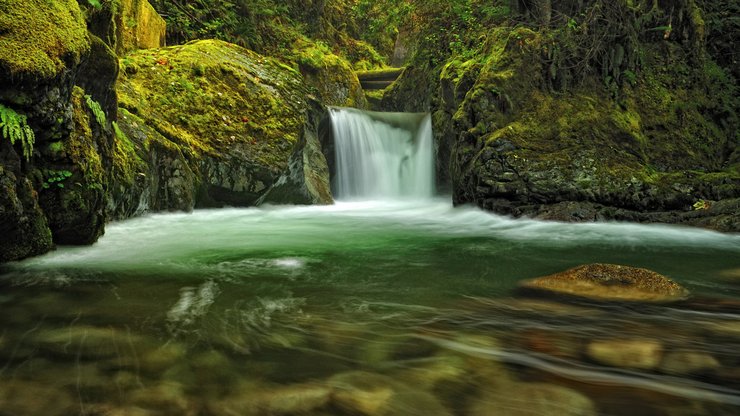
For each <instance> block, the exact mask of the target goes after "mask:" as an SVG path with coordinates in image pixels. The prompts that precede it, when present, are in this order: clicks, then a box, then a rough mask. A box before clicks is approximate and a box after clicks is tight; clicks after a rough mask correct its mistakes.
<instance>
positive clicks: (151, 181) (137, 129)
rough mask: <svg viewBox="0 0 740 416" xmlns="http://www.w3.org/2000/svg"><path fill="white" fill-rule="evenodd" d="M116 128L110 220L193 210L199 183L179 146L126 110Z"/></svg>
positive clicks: (122, 111) (120, 111)
mask: <svg viewBox="0 0 740 416" xmlns="http://www.w3.org/2000/svg"><path fill="white" fill-rule="evenodd" d="M114 129H115V130H116V132H115V133H116V140H115V142H114V144H113V168H112V178H111V186H110V192H109V194H108V195H107V196H108V204H107V211H108V214H109V215H110V217H111V218H116V219H123V218H128V217H132V216H136V215H140V214H142V213H144V212H147V211H168V210H169V211H173V210H179V211H190V210H192V209H193V207H194V206H195V195H196V192H197V189H198V188H199V186H200V182H199V178H198V177H196V175H195V173H194V172H193V170H192V169H191V168H190V165H189V162H188V161H187V160H186V159H185V157H184V156H183V152H182V150H181V149H180V146H179V145H177V144H175V143H173V142H171V141H169V140H168V139H167V138H165V137H164V136H162V135H161V134H159V133H158V132H157V131H156V130H155V129H153V128H152V127H150V126H148V125H147V124H146V123H145V122H144V120H142V119H141V118H140V117H138V116H136V115H134V114H131V113H130V112H128V111H126V110H125V109H120V110H119V119H118V123H117V124H116V125H115V126H114Z"/></svg>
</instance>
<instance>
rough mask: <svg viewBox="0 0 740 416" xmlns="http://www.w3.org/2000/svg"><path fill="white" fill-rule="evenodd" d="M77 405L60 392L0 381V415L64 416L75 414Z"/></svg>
mask: <svg viewBox="0 0 740 416" xmlns="http://www.w3.org/2000/svg"><path fill="white" fill-rule="evenodd" d="M78 411H79V404H78V403H76V402H75V401H74V400H72V397H71V396H70V395H69V394H67V393H65V392H64V391H62V390H59V389H56V388H54V387H50V386H46V385H42V384H37V383H32V382H25V381H19V380H11V381H7V380H2V381H0V413H2V414H4V415H5V414H7V415H19V416H25V415H29V416H30V415H45V416H64V415H71V414H76V413H77V412H78Z"/></svg>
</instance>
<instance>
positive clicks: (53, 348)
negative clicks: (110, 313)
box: [34, 325, 139, 358]
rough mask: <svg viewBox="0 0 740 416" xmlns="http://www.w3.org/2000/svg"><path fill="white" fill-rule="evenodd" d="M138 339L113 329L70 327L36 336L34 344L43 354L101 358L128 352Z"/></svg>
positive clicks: (51, 330) (47, 331)
mask: <svg viewBox="0 0 740 416" xmlns="http://www.w3.org/2000/svg"><path fill="white" fill-rule="evenodd" d="M138 340H139V338H138V336H136V335H132V334H129V333H125V332H122V331H119V330H117V329H113V328H99V327H93V326H82V325H80V326H70V327H67V328H56V329H50V330H46V331H43V332H40V333H39V334H38V335H36V336H35V337H34V341H35V342H36V343H37V344H38V345H39V346H40V347H41V348H42V349H44V350H46V351H48V352H50V353H52V354H55V355H59V356H63V357H81V358H105V357H113V356H116V355H119V354H121V353H123V352H126V351H130V346H131V345H135V344H136V343H137V342H138Z"/></svg>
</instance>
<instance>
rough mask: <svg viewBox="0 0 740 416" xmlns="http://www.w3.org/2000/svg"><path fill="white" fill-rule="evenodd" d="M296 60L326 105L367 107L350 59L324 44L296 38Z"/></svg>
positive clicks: (309, 84)
mask: <svg viewBox="0 0 740 416" xmlns="http://www.w3.org/2000/svg"><path fill="white" fill-rule="evenodd" d="M292 55H294V56H292V57H291V58H292V59H293V60H295V61H296V62H297V64H298V67H299V69H300V71H301V73H302V74H303V77H304V79H305V82H306V84H307V85H308V86H310V87H311V90H312V92H313V93H314V94H315V95H316V97H317V98H318V99H319V100H320V101H321V102H322V103H324V104H325V105H333V106H340V107H355V108H366V107H367V100H366V98H365V94H364V92H363V90H362V86H361V85H360V81H359V79H358V78H357V75H356V74H355V72H354V70H353V69H352V67H351V66H350V64H349V62H347V60H345V59H344V58H342V57H339V56H337V55H335V54H334V53H332V51H331V50H330V49H329V47H328V46H326V44H324V43H322V42H314V41H310V40H308V39H305V38H299V39H298V40H296V42H295V44H294V45H293V52H292Z"/></svg>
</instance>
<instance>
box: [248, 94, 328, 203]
mask: <svg viewBox="0 0 740 416" xmlns="http://www.w3.org/2000/svg"><path fill="white" fill-rule="evenodd" d="M311 107H312V109H311V111H310V112H309V120H308V123H307V124H306V126H305V128H304V131H303V135H302V136H301V139H300V140H299V142H298V143H297V144H296V146H295V150H294V151H293V154H292V155H291V156H290V160H289V161H288V171H287V172H286V173H284V174H283V175H282V176H281V177H280V178H278V180H277V182H275V185H273V186H272V188H270V190H269V191H268V192H267V193H265V195H264V196H263V197H262V198H261V199H260V201H259V203H260V204H262V203H273V204H296V203H298V204H317V205H329V204H332V203H333V202H334V198H333V197H332V194H331V184H330V183H329V176H330V174H329V166H328V164H327V160H326V158H325V157H324V153H323V150H322V146H321V142H320V140H319V137H318V135H317V133H318V132H319V125H320V123H321V121H322V120H323V119H325V118H326V117H328V113H327V112H326V111H325V109H324V108H323V107H322V106H321V105H320V104H319V103H317V102H315V101H312V102H311Z"/></svg>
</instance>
